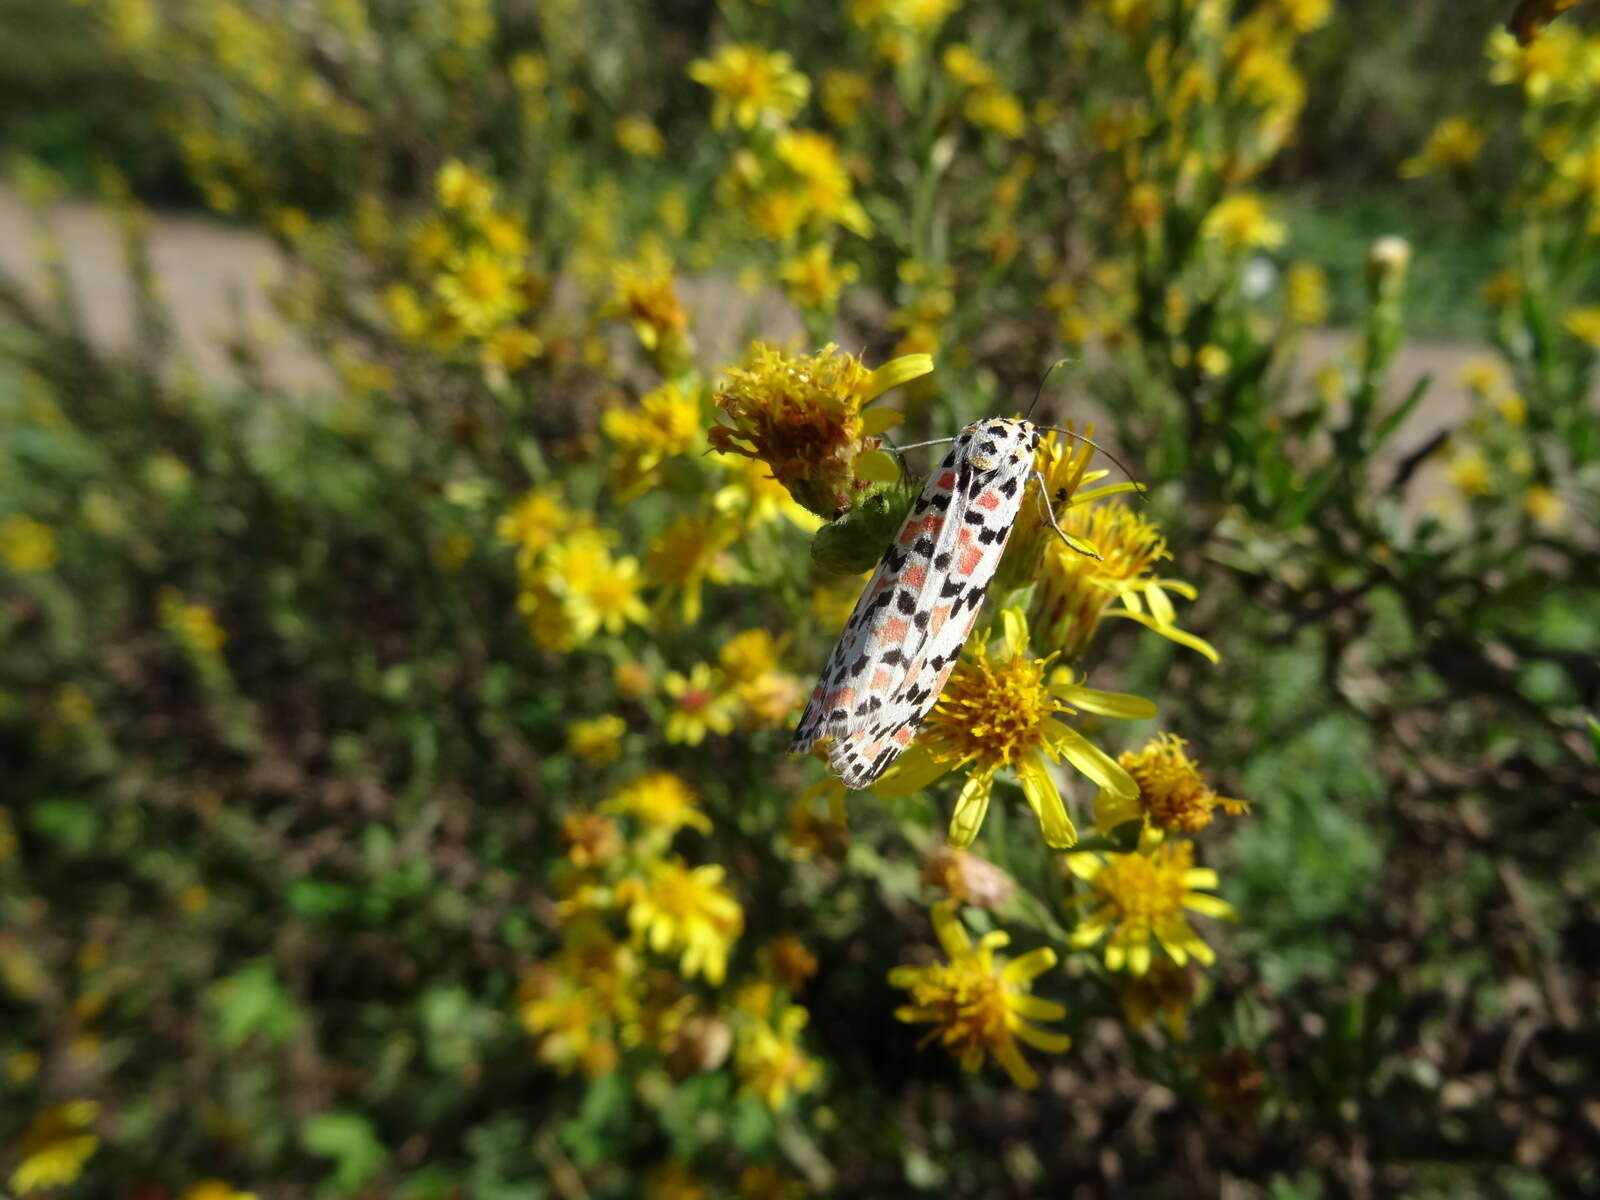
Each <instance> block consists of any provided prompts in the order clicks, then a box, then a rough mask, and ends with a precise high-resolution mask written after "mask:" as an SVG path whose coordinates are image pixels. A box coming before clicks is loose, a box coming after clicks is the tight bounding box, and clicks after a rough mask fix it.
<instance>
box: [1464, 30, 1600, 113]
mask: <svg viewBox="0 0 1600 1200" xmlns="http://www.w3.org/2000/svg"><path fill="white" fill-rule="evenodd" d="M1488 52H1489V59H1490V61H1491V62H1492V63H1493V64H1494V65H1493V66H1492V67H1490V69H1489V81H1490V82H1491V83H1515V84H1519V85H1521V87H1522V92H1523V95H1524V96H1525V97H1526V98H1527V99H1528V101H1529V102H1530V103H1532V104H1540V103H1542V102H1544V101H1547V100H1553V99H1556V98H1557V97H1558V96H1559V95H1560V94H1561V93H1563V92H1568V91H1570V92H1572V93H1574V94H1576V93H1578V92H1579V91H1580V90H1581V89H1582V88H1584V87H1585V86H1586V85H1587V86H1590V87H1592V86H1593V84H1592V82H1591V81H1590V80H1589V79H1588V78H1586V76H1588V75H1589V72H1588V71H1587V70H1585V63H1584V59H1585V57H1586V55H1585V54H1584V38H1583V35H1582V34H1581V33H1579V32H1578V31H1577V30H1574V29H1572V28H1571V27H1565V28H1564V27H1561V26H1552V27H1551V28H1549V29H1547V30H1546V31H1545V32H1544V34H1543V35H1542V36H1540V37H1538V38H1535V39H1534V40H1533V41H1532V42H1530V43H1528V44H1527V45H1526V46H1521V45H1518V44H1517V39H1516V38H1515V37H1513V36H1512V35H1511V33H1510V32H1509V31H1507V30H1505V29H1496V30H1495V31H1494V32H1493V33H1491V34H1490V35H1489V44H1488Z"/></svg>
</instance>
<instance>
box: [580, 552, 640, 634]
mask: <svg viewBox="0 0 1600 1200" xmlns="http://www.w3.org/2000/svg"><path fill="white" fill-rule="evenodd" d="M557 577H559V576H557ZM643 585H644V579H643V577H642V575H641V574H640V571H639V560H638V559H636V558H611V557H610V556H609V555H607V556H606V557H605V559H604V560H603V561H601V562H600V563H598V564H596V565H595V567H594V569H593V570H592V571H591V572H590V574H589V575H588V577H587V578H585V579H582V580H571V579H568V580H566V581H565V582H564V586H563V590H564V592H565V594H566V597H567V606H568V610H569V611H570V612H571V614H572V617H573V620H574V621H575V622H576V624H577V627H578V629H579V631H580V636H581V637H585V638H587V637H590V636H592V635H593V634H594V633H595V631H596V630H600V629H604V630H605V631H606V632H607V633H612V634H616V633H621V632H622V631H623V629H624V628H626V627H627V626H629V625H648V624H649V623H650V610H649V609H648V608H646V607H645V604H644V600H643V598H642V597H641V596H640V590H641V588H642V587H643Z"/></svg>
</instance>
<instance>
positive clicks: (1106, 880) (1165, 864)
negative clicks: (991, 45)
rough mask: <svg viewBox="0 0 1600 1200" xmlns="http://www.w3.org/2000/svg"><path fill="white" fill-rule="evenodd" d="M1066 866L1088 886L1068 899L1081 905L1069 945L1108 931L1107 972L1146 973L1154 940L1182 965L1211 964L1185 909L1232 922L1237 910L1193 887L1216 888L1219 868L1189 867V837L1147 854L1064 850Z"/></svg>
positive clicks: (1082, 945)
mask: <svg viewBox="0 0 1600 1200" xmlns="http://www.w3.org/2000/svg"><path fill="white" fill-rule="evenodd" d="M1067 866H1068V867H1069V868H1070V869H1071V870H1072V873H1073V874H1074V875H1076V876H1078V878H1080V879H1082V880H1084V881H1085V882H1086V883H1087V884H1088V885H1089V890H1088V891H1087V892H1084V893H1081V894H1080V895H1078V896H1076V897H1074V898H1073V900H1072V901H1071V903H1074V904H1076V905H1080V906H1082V907H1083V908H1084V910H1085V911H1084V914H1083V917H1082V918H1081V919H1080V920H1079V922H1078V927H1077V928H1076V929H1075V930H1074V931H1073V933H1072V939H1071V941H1070V942H1069V943H1068V944H1069V945H1070V946H1071V947H1072V949H1074V950H1084V949H1087V948H1088V947H1090V946H1092V945H1094V944H1095V943H1096V942H1098V941H1099V940H1100V939H1101V938H1103V937H1105V936H1106V934H1107V932H1108V931H1109V932H1110V935H1111V936H1110V938H1109V940H1108V941H1107V942H1106V951H1105V962H1106V968H1107V969H1108V970H1111V971H1120V970H1122V969H1123V968H1124V967H1126V968H1127V969H1128V970H1129V971H1131V972H1132V973H1133V974H1135V975H1143V974H1144V973H1145V972H1146V971H1147V970H1149V969H1150V943H1151V939H1152V938H1154V940H1155V941H1156V942H1157V943H1158V944H1159V945H1160V946H1161V948H1162V949H1164V950H1165V951H1166V952H1167V954H1168V955H1169V956H1170V957H1171V958H1172V961H1173V962H1175V963H1177V964H1178V965H1180V966H1182V965H1183V964H1184V963H1186V962H1188V961H1189V959H1190V958H1193V959H1195V961H1197V962H1202V963H1211V962H1213V961H1215V959H1216V955H1215V954H1213V953H1212V950H1211V947H1210V946H1208V945H1206V944H1205V942H1204V941H1202V940H1201V938H1200V935H1199V934H1197V933H1196V932H1195V931H1194V929H1193V927H1192V926H1191V925H1190V924H1189V921H1188V918H1187V917H1185V916H1184V912H1185V910H1192V911H1194V912H1198V913H1200V914H1202V915H1203V916H1208V917H1218V918H1226V919H1229V920H1232V919H1234V918H1235V917H1237V915H1238V914H1236V913H1235V912H1234V910H1233V907H1232V906H1231V905H1229V904H1228V903H1227V902H1226V901H1224V900H1222V899H1220V898H1218V897H1216V896H1208V895H1205V894H1203V893H1202V892H1199V891H1196V890H1195V889H1197V888H1206V889H1214V888H1215V887H1216V886H1217V873H1216V872H1215V871H1213V870H1211V869H1210V868H1208V867H1196V866H1195V865H1194V847H1193V845H1192V844H1191V843H1189V842H1174V841H1168V842H1163V843H1162V844H1161V845H1160V846H1158V847H1156V849H1155V850H1154V851H1153V852H1151V853H1150V854H1148V855H1144V854H1110V855H1105V856H1101V855H1098V854H1069V855H1067Z"/></svg>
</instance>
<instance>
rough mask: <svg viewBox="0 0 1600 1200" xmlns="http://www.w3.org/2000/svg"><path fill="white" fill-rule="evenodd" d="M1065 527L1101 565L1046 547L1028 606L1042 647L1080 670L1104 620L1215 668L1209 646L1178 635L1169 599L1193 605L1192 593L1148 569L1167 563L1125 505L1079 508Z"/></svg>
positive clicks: (1152, 535) (1146, 525)
mask: <svg viewBox="0 0 1600 1200" xmlns="http://www.w3.org/2000/svg"><path fill="white" fill-rule="evenodd" d="M1060 521H1061V529H1062V531H1063V532H1064V533H1066V534H1068V535H1070V536H1072V537H1074V538H1076V539H1078V540H1079V541H1081V542H1083V543H1085V544H1087V545H1090V546H1093V547H1094V548H1095V550H1097V551H1098V552H1099V554H1100V557H1099V558H1098V559H1094V558H1088V557H1086V556H1084V555H1082V554H1079V553H1077V552H1075V551H1073V550H1071V549H1069V548H1068V547H1066V546H1063V545H1061V544H1060V540H1059V539H1057V540H1056V541H1055V542H1054V543H1053V544H1052V543H1046V545H1045V549H1044V557H1043V562H1042V563H1041V565H1040V569H1039V576H1038V587H1037V589H1036V591H1035V593H1034V596H1033V600H1032V602H1031V604H1030V606H1029V615H1030V619H1031V620H1032V622H1033V624H1034V626H1035V627H1036V628H1037V629H1038V630H1039V635H1040V638H1041V639H1042V642H1041V644H1043V645H1047V646H1059V647H1060V648H1061V656H1062V658H1063V659H1065V660H1066V661H1067V662H1075V661H1076V660H1077V659H1078V658H1079V656H1081V655H1082V654H1083V652H1084V650H1085V648H1087V646H1088V644H1089V641H1090V639H1091V638H1092V637H1093V636H1094V632H1095V630H1096V629H1098V628H1099V625H1100V621H1101V619H1102V618H1104V617H1108V616H1110V617H1124V618H1126V619H1128V620H1130V621H1137V622H1138V623H1139V624H1141V625H1143V626H1145V628H1147V629H1152V630H1154V631H1155V632H1156V633H1159V634H1160V635H1161V636H1162V637H1164V638H1167V639H1169V640H1171V641H1174V642H1177V643H1178V644H1179V645H1180V646H1188V647H1189V648H1190V649H1191V650H1195V651H1197V652H1198V653H1200V654H1203V655H1205V656H1206V657H1207V658H1209V659H1210V660H1211V661H1212V662H1216V661H1217V652H1216V650H1214V649H1213V648H1212V647H1211V644H1210V643H1209V642H1206V641H1204V640H1203V639H1201V638H1198V637H1196V636H1195V635H1194V634H1192V633H1188V632H1186V631H1184V630H1182V629H1179V628H1178V626H1177V613H1176V611H1175V610H1174V609H1173V607H1172V599H1171V597H1169V596H1168V595H1167V593H1168V592H1175V593H1177V594H1178V595H1180V596H1183V597H1185V598H1187V599H1189V600H1193V599H1194V598H1195V596H1196V595H1197V593H1196V592H1195V589H1194V588H1193V587H1191V586H1190V585H1189V584H1187V583H1184V582H1183V581H1181V580H1177V579H1161V578H1159V577H1157V576H1156V575H1155V574H1154V573H1153V572H1152V571H1151V569H1150V567H1151V564H1152V563H1155V562H1158V561H1160V560H1161V559H1163V558H1166V557H1167V556H1168V555H1167V543H1166V539H1165V538H1163V537H1162V536H1161V531H1160V530H1158V529H1157V528H1156V527H1155V526H1154V525H1153V524H1151V523H1150V522H1149V521H1147V520H1146V519H1145V518H1144V517H1143V516H1141V515H1140V514H1139V513H1137V512H1135V511H1134V510H1133V509H1131V508H1129V507H1127V506H1126V505H1124V504H1122V503H1120V502H1112V503H1101V504H1093V505H1087V506H1074V507H1072V508H1070V509H1068V510H1067V512H1066V513H1064V514H1063V515H1062V516H1061V518H1060ZM1113 601H1116V602H1117V607H1112V602H1113Z"/></svg>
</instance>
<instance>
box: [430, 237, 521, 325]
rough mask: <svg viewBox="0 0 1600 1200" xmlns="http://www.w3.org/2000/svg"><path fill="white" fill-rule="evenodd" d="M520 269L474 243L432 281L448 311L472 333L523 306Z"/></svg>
mask: <svg viewBox="0 0 1600 1200" xmlns="http://www.w3.org/2000/svg"><path fill="white" fill-rule="evenodd" d="M520 278H521V268H520V267H519V266H518V265H517V264H516V263H514V262H512V261H511V260H510V259H507V258H503V257H501V256H500V255H498V254H496V253H495V252H494V251H492V250H490V249H489V248H488V247H487V246H472V247H470V248H469V249H468V250H467V251H466V252H465V253H463V254H458V255H456V256H455V257H454V258H452V259H450V260H449V262H448V263H447V264H446V270H445V272H444V273H443V274H441V275H439V276H438V277H437V278H436V279H435V280H434V283H433V287H434V291H435V292H437V293H438V296H439V300H440V302H441V303H442V304H443V305H444V307H445V310H446V311H447V312H448V313H449V314H450V315H451V316H453V317H454V318H455V319H456V320H458V321H459V322H461V325H462V326H463V327H464V328H465V329H467V330H468V331H469V332H471V333H476V334H484V333H487V332H489V331H490V330H491V329H493V328H494V327H495V326H497V325H500V324H502V323H504V322H505V321H508V320H510V319H511V318H512V317H514V316H515V315H516V314H517V312H518V311H519V310H520V309H521V308H522V306H523V295H522V292H521V291H520V290H519V289H518V287H517V284H518V282H519V281H520Z"/></svg>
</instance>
